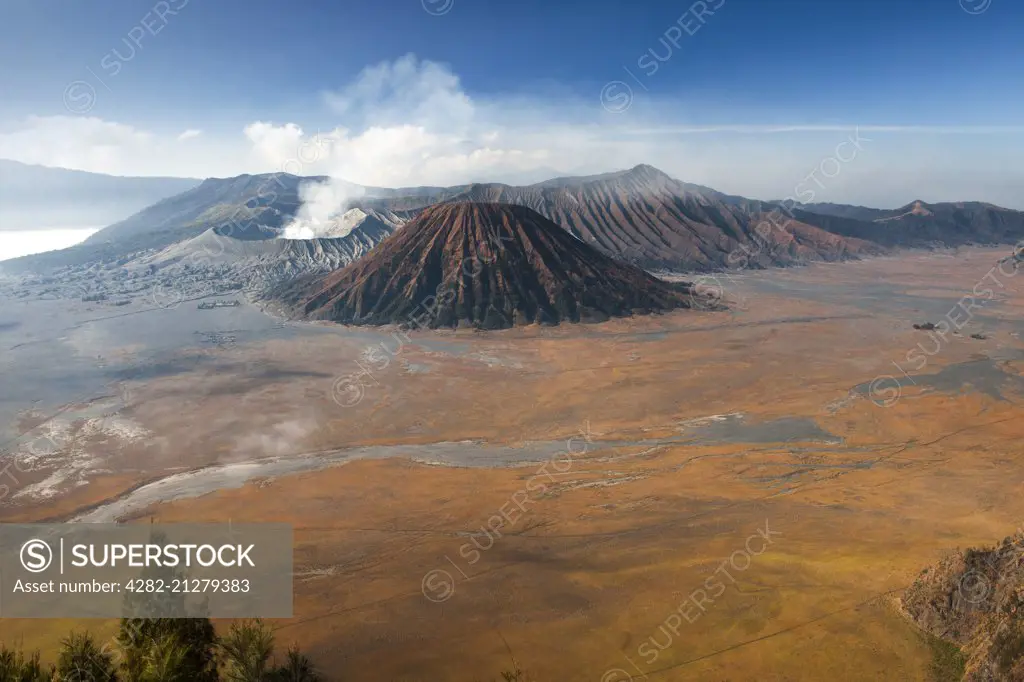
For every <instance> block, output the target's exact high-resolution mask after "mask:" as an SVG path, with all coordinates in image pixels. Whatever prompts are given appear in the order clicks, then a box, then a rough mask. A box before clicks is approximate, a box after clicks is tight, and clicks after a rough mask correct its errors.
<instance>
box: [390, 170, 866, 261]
mask: <svg viewBox="0 0 1024 682" xmlns="http://www.w3.org/2000/svg"><path fill="white" fill-rule="evenodd" d="M730 199H740V198H739V197H728V196H727V195H724V194H720V193H718V192H714V191H713V190H708V189H707V188H702V187H699V186H696V185H688V184H686V183H683V182H680V181H678V180H675V179H674V178H671V177H669V176H668V175H666V174H665V173H662V172H661V171H659V170H658V169H656V168H653V167H651V166H646V165H641V166H637V167H636V168H633V169H631V170H628V171H621V172H616V173H606V174H604V175H596V176H589V177H580V178H556V179H554V180H549V181H546V182H543V183H538V184H536V185H529V186H526V187H513V186H509V185H501V184H483V185H479V184H478V185H471V186H469V187H468V188H466V189H465V190H464V191H463V192H461V193H458V194H455V195H454V196H445V197H440V196H439V197H435V200H437V201H452V202H465V201H472V202H496V203H506V204H518V205H521V206H527V207H529V208H532V209H533V210H535V211H537V212H538V213H540V214H541V215H543V216H545V217H547V218H549V219H550V220H552V221H554V222H555V223H557V224H559V225H561V226H562V227H564V228H565V229H567V230H569V231H570V232H572V233H573V234H574V235H576V236H578V237H579V238H580V239H582V240H583V241H585V242H586V243H587V244H590V245H591V246H594V247H595V248H597V249H598V250H600V251H602V252H604V253H606V254H608V255H610V256H612V257H614V258H619V259H622V260H627V261H629V262H632V263H636V264H638V265H642V266H644V267H647V268H672V269H687V270H717V269H721V268H728V267H768V266H772V265H791V264H794V263H803V262H807V261H814V260H829V261H833V260H841V259H844V258H848V257H854V256H858V255H862V254H874V253H880V252H881V251H882V250H883V249H881V247H878V246H877V245H874V244H869V243H868V242H865V241H862V240H860V239H856V238H850V237H845V236H842V235H835V234H830V233H828V232H826V231H825V230H822V229H820V228H818V227H815V226H814V225H810V224H807V223H805V222H802V221H799V220H792V219H786V218H784V217H778V216H776V217H775V219H774V227H770V225H772V223H765V221H766V219H768V217H769V215H768V213H767V210H768V208H769V207H770V206H769V205H762V204H760V202H754V203H753V204H751V205H746V204H740V203H737V202H735V201H730ZM393 201H395V200H394V199H391V200H384V203H388V204H389V206H388V208H390V202H393ZM426 203H428V202H426V201H424V202H423V204H424V205H425V204H426ZM401 207H402V208H405V209H408V208H409V207H410V206H409V204H408V202H405V203H403V204H402V206H401ZM762 223H764V225H763V226H762V227H760V230H759V226H761V225H762ZM769 228H770V229H769Z"/></svg>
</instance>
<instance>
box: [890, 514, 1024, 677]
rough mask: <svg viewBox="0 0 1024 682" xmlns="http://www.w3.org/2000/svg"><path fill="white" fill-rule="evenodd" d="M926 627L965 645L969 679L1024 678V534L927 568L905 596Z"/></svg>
mask: <svg viewBox="0 0 1024 682" xmlns="http://www.w3.org/2000/svg"><path fill="white" fill-rule="evenodd" d="M903 608H904V610H905V612H906V613H907V614H908V615H909V616H910V617H911V618H912V619H913V620H914V621H915V622H916V623H917V624H918V625H919V626H920V627H922V628H923V629H925V630H927V631H928V632H930V633H931V634H933V635H935V636H936V637H939V638H941V639H943V640H945V641H947V642H950V643H952V644H954V645H956V646H958V647H960V648H961V650H962V652H963V654H964V656H965V657H966V661H967V663H966V672H965V674H964V677H963V679H964V680H965V682H1011V681H1012V682H1019V681H1020V680H1024V533H1021V532H1019V531H1018V532H1017V533H1016V534H1014V535H1012V536H1010V537H1007V538H1005V539H1004V540H1003V541H1002V542H1001V543H999V544H998V545H996V546H995V547H990V548H983V549H968V550H966V551H957V552H955V553H953V554H951V555H950V556H947V557H946V558H945V559H943V560H942V561H941V562H939V563H938V565H936V566H934V567H931V568H928V569H925V570H924V572H922V573H921V575H920V576H919V577H918V578H917V580H916V581H915V582H914V584H913V585H912V586H911V587H910V588H909V589H908V590H907V592H906V594H905V595H904V597H903Z"/></svg>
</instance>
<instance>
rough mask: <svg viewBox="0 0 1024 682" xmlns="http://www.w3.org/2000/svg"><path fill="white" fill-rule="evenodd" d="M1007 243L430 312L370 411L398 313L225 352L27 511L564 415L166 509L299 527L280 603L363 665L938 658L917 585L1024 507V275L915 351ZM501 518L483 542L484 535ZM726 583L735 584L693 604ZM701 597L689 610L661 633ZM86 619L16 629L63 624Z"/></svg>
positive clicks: (770, 674)
mask: <svg viewBox="0 0 1024 682" xmlns="http://www.w3.org/2000/svg"><path fill="white" fill-rule="evenodd" d="M1007 252H1008V250H994V249H973V250H966V249H965V250H961V251H959V252H958V253H957V254H956V255H955V257H951V256H950V255H949V254H921V253H911V254H907V255H904V256H901V257H899V258H884V259H875V260H869V261H863V262H858V263H847V264H839V265H815V266H811V267H806V268H800V269H794V270H786V271H770V272H760V273H754V274H745V275H743V276H739V277H736V278H735V279H732V278H727V277H724V276H723V277H722V278H721V279H720V281H719V283H718V284H720V285H721V286H722V287H723V288H724V290H725V292H726V298H727V299H728V300H730V301H732V303H733V309H732V311H730V312H701V311H686V310H683V311H678V312H674V313H671V314H666V315H663V316H657V317H651V318H637V319H633V320H618V321H612V322H608V323H602V324H599V325H568V326H561V327H558V328H540V327H536V326H534V327H528V328H518V329H511V330H505V331H499V332H485V333H479V332H472V331H459V332H424V333H414V334H413V335H412V339H413V343H411V344H406V345H405V346H404V347H402V348H401V350H400V352H396V354H395V355H393V356H389V357H388V362H387V363H386V364H387V366H386V367H384V366H383V365H384V364H385V362H384V361H383V360H382V359H381V355H380V354H378V355H377V357H376V358H372V359H371V360H367V359H366V357H364V358H363V361H364V364H365V366H367V367H371V371H372V374H373V378H372V380H366V381H365V384H366V387H365V392H364V393H363V395H362V397H361V399H360V400H359V401H358V402H357V404H355V405H352V406H348V407H343V406H341V405H339V404H338V403H337V402H336V401H335V400H333V399H332V387H334V386H335V382H336V379H337V378H338V377H346V376H349V375H351V374H353V373H358V372H359V368H358V366H357V365H356V362H357V361H358V360H359V358H360V356H361V354H363V355H364V356H365V353H364V351H365V349H366V347H367V345H368V344H369V343H372V342H373V339H372V338H371V336H366V335H356V334H355V333H354V332H353V333H352V334H351V335H350V334H349V332H348V331H346V330H343V329H340V330H338V333H323V334H310V335H303V336H300V337H298V338H296V339H292V340H278V341H270V342H265V343H250V344H246V345H240V346H236V347H234V348H231V349H227V350H208V351H204V352H206V353H211V354H220V355H221V356H223V357H222V358H220V359H223V360H224V361H225V362H228V361H230V362H231V365H230V366H231V367H234V368H235V371H233V372H223V371H220V372H218V371H211V370H210V369H209V367H210V365H209V364H197V365H196V367H197V368H199V367H203V368H204V369H197V370H195V371H189V372H183V373H179V374H176V375H172V376H168V377H164V378H159V379H153V380H150V381H147V382H145V383H137V384H134V385H132V386H131V400H130V404H129V405H128V406H127V407H126V408H125V409H124V414H125V415H126V416H128V417H130V418H131V419H132V420H134V422H137V423H138V424H141V425H142V426H143V427H145V429H147V430H148V431H149V432H151V433H152V434H153V437H152V438H151V439H150V440H149V441H148V443H147V445H145V446H139V445H136V446H132V447H126V448H123V449H121V450H120V451H118V452H113V453H110V454H109V467H108V468H109V469H110V470H111V471H115V472H117V473H116V474H109V475H102V474H100V475H97V476H95V477H94V478H93V480H92V482H91V483H90V484H89V485H86V486H81V487H77V488H75V489H73V490H72V491H69V492H67V493H66V494H64V495H62V496H61V497H59V498H58V499H56V500H50V501H48V502H45V503H44V502H39V503H31V504H30V503H23V504H21V505H17V506H7V507H5V508H3V510H2V512H3V517H2V520H5V521H11V520H16V519H17V520H30V519H43V518H55V517H61V518H70V517H72V516H74V514H75V513H76V511H81V510H84V509H86V508H87V507H89V506H90V505H94V504H97V503H100V502H102V501H103V500H109V499H111V498H114V497H116V496H117V495H118V494H119V492H121V491H124V490H126V489H128V488H129V487H131V486H133V485H137V484H139V483H140V482H143V481H147V480H152V479H155V478H158V477H160V476H163V475H167V474H168V473H173V472H175V471H181V470H185V469H190V468H195V467H200V466H204V465H208V464H211V463H227V462H237V461H244V460H248V459H256V458H260V457H267V456H281V457H288V456H292V455H295V454H298V453H308V452H319V451H331V450H335V449H338V448H346V447H351V446H362V445H381V444H427V443H440V442H456V441H469V440H472V441H480V442H481V444H480V446H479V448H480V449H485V448H486V447H488V446H495V445H499V444H506V445H507V444H511V445H515V446H523V447H529V445H528V443H531V442H532V443H536V442H544V441H549V442H558V443H561V444H563V445H564V446H565V447H560V448H559V452H560V454H556V455H555V456H554V458H553V459H551V460H550V461H548V462H547V464H546V465H545V464H544V463H545V459H546V458H539V459H538V460H537V462H536V463H532V464H529V465H525V466H524V465H521V466H516V467H510V468H486V467H456V466H439V465H436V464H435V465H431V464H426V463H418V462H414V461H412V460H410V459H408V458H406V457H397V458H385V459H366V460H361V461H353V462H351V463H348V464H345V465H341V466H334V467H331V468H326V469H323V470H320V471H315V472H306V473H300V474H295V475H290V476H284V477H280V478H275V479H271V480H258V481H250V482H249V483H247V484H245V485H243V486H242V487H240V488H236V489H230V490H222V491H220V492H216V493H212V494H208V495H205V496H203V497H200V498H194V499H184V500H178V501H175V502H170V503H166V504H161V505H157V506H155V507H153V508H151V509H149V510H148V511H146V512H142V513H137V514H134V517H135V518H136V519H140V520H142V519H148V518H149V517H154V518H155V519H156V520H158V521H160V522H177V521H225V522H226V521H228V520H229V519H230V520H232V521H233V522H256V521H286V522H289V523H292V524H294V527H295V537H296V548H295V583H294V585H295V594H296V599H295V617H294V618H293V619H291V620H286V621H274V623H273V624H274V626H275V628H276V629H277V634H278V642H279V644H280V645H281V646H282V648H284V647H286V646H287V645H288V644H290V643H292V642H298V643H300V644H301V645H302V647H303V648H304V649H305V650H307V651H308V652H309V653H310V654H311V656H312V657H313V659H314V660H315V661H316V662H317V663H318V664H319V666H320V668H321V669H322V670H323V671H324V672H325V673H326V674H327V677H328V679H332V680H335V679H337V680H340V679H349V680H424V681H426V680H430V681H432V682H433V681H436V680H465V681H467V682H469V681H472V680H493V679H500V672H501V671H503V670H510V669H512V668H513V666H514V665H518V666H519V667H520V668H522V669H523V670H524V671H525V672H526V673H527V675H528V676H529V678H530V679H535V680H542V681H544V680H550V681H555V680H558V681H560V682H565V681H569V680H590V681H593V682H598V681H602V682H621V680H626V679H630V676H632V678H633V679H644V678H649V679H651V680H715V681H721V680H731V681H744V682H745V681H746V680H755V679H756V680H760V681H775V680H778V681H781V680H851V681H853V680H858V681H859V680H868V679H870V680H901V681H902V680H928V679H931V678H930V675H931V673H930V665H931V655H932V654H931V650H930V648H929V646H928V643H927V642H926V641H925V639H924V638H923V637H922V635H920V634H919V633H918V631H917V630H916V629H915V628H914V626H913V625H911V624H910V623H909V622H908V621H906V620H904V619H903V618H902V617H901V616H900V615H899V613H898V610H897V609H896V608H895V607H894V599H893V597H898V596H899V593H900V590H901V588H903V587H905V586H907V585H908V584H909V583H910V582H911V581H912V580H913V578H914V576H915V575H916V574H917V573H918V572H919V571H920V570H921V569H922V568H924V567H925V566H927V565H929V564H931V563H933V562H934V561H935V560H936V559H937V558H938V557H939V556H941V555H942V553H944V552H945V551H947V550H949V549H951V548H954V547H956V546H967V545H974V544H981V543H992V542H993V541H996V540H998V539H1001V538H1002V537H1003V536H1005V535H1007V534H1009V533H1010V532H1011V531H1012V530H1013V529H1015V528H1016V527H1017V526H1018V525H1020V523H1021V521H1022V520H1024V496H1022V495H1021V494H1020V490H1021V486H1022V485H1024V466H1021V454H1022V451H1024V450H1022V446H1021V442H1022V440H1021V439H1022V438H1024V418H1022V417H1024V415H1022V412H1021V409H1020V405H1019V404H1020V400H1021V399H1022V390H1021V388H1022V387H1024V376H1022V375H1021V367H1022V361H1024V344H1022V343H1021V340H1020V338H1019V336H1018V333H1019V332H1022V331H1024V314H1022V313H1024V297H1022V296H1021V293H1022V291H1024V275H1016V273H1013V271H1012V268H1010V267H1009V266H1006V270H1005V271H1004V272H1010V273H1011V274H1010V275H1009V276H1008V275H1007V274H998V273H997V274H995V275H994V277H996V278H998V280H999V281H1000V284H1001V286H996V285H995V284H994V283H993V282H992V280H991V279H989V280H987V284H986V285H984V286H983V287H982V289H984V288H985V287H987V288H991V289H993V290H994V291H995V294H994V295H995V296H996V300H994V301H989V302H987V303H985V304H983V305H982V306H981V307H979V308H977V309H976V310H975V311H974V314H975V318H974V320H973V321H971V322H970V323H969V324H967V325H966V326H965V327H964V328H963V329H962V330H961V334H960V335H959V336H953V335H949V336H948V340H947V341H944V342H942V343H941V344H940V346H939V349H938V350H937V352H936V353H935V354H934V355H932V356H930V357H926V362H925V364H924V366H923V367H921V368H920V369H917V367H918V365H919V361H918V362H915V361H911V362H907V360H906V358H907V353H908V351H910V350H912V349H914V348H915V347H916V346H917V344H918V343H921V344H922V345H923V346H924V347H925V348H929V350H930V349H931V348H933V347H934V345H933V344H932V342H931V341H930V337H929V333H928V332H924V331H915V330H914V329H913V328H912V327H911V324H912V323H914V322H924V321H933V322H938V320H939V318H940V317H941V315H942V314H943V312H946V311H948V310H950V308H951V307H952V304H955V303H956V302H957V301H958V300H960V299H961V298H962V297H963V296H965V295H969V294H970V293H971V292H972V290H974V289H975V286H976V285H977V284H978V283H979V281H981V280H982V278H983V277H985V276H986V273H989V271H990V270H991V268H992V267H993V266H994V265H996V263H997V261H998V259H999V258H1000V257H1002V256H1004V255H1006V253H1007ZM718 284H716V283H715V282H711V281H705V285H709V286H717V285H718ZM979 291H980V290H979ZM960 318H963V315H962V314H961V315H960ZM982 318H983V319H982ZM982 332H983V333H984V335H985V336H987V338H984V339H975V338H971V336H970V335H971V334H972V333H982ZM379 337H380V338H379V339H378V341H380V340H386V342H387V344H388V347H390V348H396V347H397V345H398V344H397V342H395V340H394V339H393V338H391V337H389V336H387V335H386V332H384V333H381V334H380V335H379ZM424 344H426V345H424ZM894 360H895V361H896V362H898V363H899V364H900V365H901V366H902V367H903V369H905V370H907V372H908V373H909V374H910V376H911V378H912V380H911V379H908V378H907V377H906V376H904V375H902V374H901V373H900V370H898V369H897V368H896V367H895V366H894V365H893V361H894ZM374 363H376V364H374ZM213 366H216V365H213ZM268 368H273V369H272V371H271V370H269V369H268ZM890 375H892V376H895V377H898V379H892V378H887V377H889V376H890ZM876 377H882V378H881V379H879V380H877V381H876ZM895 381H899V383H900V386H899V388H897V385H896V383H895ZM965 382H966V383H965ZM342 383H343V384H344V382H342ZM333 393H335V394H337V391H333ZM341 397H342V400H341V402H351V401H354V400H355V398H356V397H358V396H357V395H356V394H354V393H353V394H348V393H343V394H342V396H341ZM736 413H740V414H742V415H743V416H742V417H736V416H734V417H722V416H721V415H733V414H736ZM715 415H719V417H718V418H717V420H715V419H712V420H707V419H706V418H708V417H712V416H715ZM697 420H704V421H697ZM809 420H812V421H813V423H811V421H809ZM765 422H767V423H768V424H767V426H765V427H764V428H758V426H757V425H758V424H762V423H765ZM588 425H589V430H590V431H589V442H587V441H586V440H584V439H583V438H582V437H581V436H580V431H581V430H586V429H587V428H588ZM773 439H774V441H779V440H783V441H788V442H773ZM687 440H688V441H690V442H685V441H687ZM743 441H748V442H743ZM523 444H527V445H523ZM566 448H568V454H566ZM542 465H544V466H546V468H545V469H544V471H545V472H546V473H540V474H539V473H538V471H539V470H540V469H541V466H542ZM541 483H543V484H544V485H543V490H542V489H541V488H542V486H541ZM514 500H519V501H520V502H523V501H524V500H525V504H523V505H522V506H524V507H526V510H525V512H520V511H519V510H518V509H517V508H516V507H515V506H514V504H513V503H512V501H514ZM510 509H514V510H515V514H511V513H510V512H509V510H510ZM500 510H504V511H505V512H506V514H507V515H509V516H510V517H511V519H512V520H511V521H508V520H506V521H500V522H495V521H494V520H493V519H492V517H494V516H495V515H496V514H500V513H501V511H500ZM488 523H491V524H492V525H493V526H494V527H496V528H497V531H496V532H494V533H492V534H491V537H488V536H487V535H483V534H481V529H482V528H486V527H487V525H488ZM499 523H500V524H502V525H501V527H498V524H499ZM766 527H767V528H768V529H769V530H770V532H771V536H770V539H771V542H770V543H767V542H765V541H764V540H763V538H762V535H759V534H758V531H759V530H761V531H764V529H765V528H766ZM474 532H475V533H476V534H477V536H476V542H477V543H478V546H480V547H482V549H476V547H473V545H472V544H470V545H468V546H469V548H470V549H468V550H467V549H466V547H467V543H472V541H473V536H472V535H471V534H473V533H474ZM499 534H500V536H499ZM751 538H754V539H753V540H752V539H751ZM730 557H733V561H734V563H733V564H729V563H728V562H729V561H730ZM723 561H726V562H727V564H726V565H727V566H728V568H727V569H726V570H727V571H728V573H729V575H730V577H728V578H726V577H724V576H723V575H722V574H721V573H719V574H718V575H719V578H720V579H721V580H722V583H721V584H722V585H724V588H725V589H724V590H722V591H721V592H720V593H719V592H718V588H717V587H712V586H715V585H718V584H719V583H709V582H708V581H709V579H711V578H712V576H714V575H715V574H716V571H717V570H719V567H720V566H721V565H722V562H723ZM738 567H742V568H738ZM441 571H444V573H441ZM428 573H429V575H427V574H428ZM425 576H427V578H426V580H425ZM695 590H698V591H699V590H703V591H704V592H705V595H704V597H702V598H701V601H702V602H703V604H702V605H703V610H699V609H697V608H696V607H693V606H692V604H693V602H692V601H691V602H690V604H691V606H689V607H685V602H686V601H687V600H688V599H690V597H691V595H692V594H693V593H694V592H695ZM425 592H426V593H427V595H428V596H430V597H432V598H433V600H432V599H428V598H427V596H425V594H424V593H425ZM680 605H684V607H685V614H686V616H687V619H685V620H679V619H678V618H675V620H671V621H670V623H671V625H672V626H674V629H675V632H673V630H672V629H670V628H669V627H665V629H660V628H659V626H663V625H664V624H665V623H666V619H669V618H670V617H671V614H672V613H673V612H674V611H676V609H677V608H679V607H680ZM676 613H677V614H678V613H679V612H678V611H676ZM690 620H692V622H689V621H690ZM88 625H89V627H92V628H94V629H96V630H98V631H102V632H104V633H109V632H112V628H113V624H112V623H101V622H99V621H93V622H90V623H88ZM70 626H71V623H69V622H67V621H11V620H8V621H2V622H0V628H2V630H0V632H2V636H3V639H4V640H5V641H12V640H23V641H24V642H25V644H26V645H27V646H32V647H35V646H44V645H49V644H51V643H52V642H54V641H56V639H57V638H59V637H60V636H62V635H63V634H65V633H66V631H67V629H68V628H69V627H70ZM652 638H653V642H652ZM654 643H657V644H658V645H661V646H665V648H664V649H663V650H659V649H658V648H657V647H656V646H655V644H654ZM652 652H653V653H656V656H654V660H652ZM513 660H514V662H515V663H513Z"/></svg>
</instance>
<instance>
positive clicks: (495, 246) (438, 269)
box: [283, 203, 706, 329]
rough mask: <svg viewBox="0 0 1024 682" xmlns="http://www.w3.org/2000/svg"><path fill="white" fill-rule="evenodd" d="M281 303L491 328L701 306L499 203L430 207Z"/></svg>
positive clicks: (315, 313)
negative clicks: (357, 257) (364, 252)
mask: <svg viewBox="0 0 1024 682" xmlns="http://www.w3.org/2000/svg"><path fill="white" fill-rule="evenodd" d="M283 297H284V298H285V300H286V301H288V302H289V303H290V304H291V305H292V306H294V308H295V309H296V310H297V311H299V312H300V313H301V314H302V315H304V316H307V317H310V318H314V319H327V320H334V321H336V322H343V323H347V324H388V323H399V324H401V323H406V324H414V325H416V326H427V327H431V328H436V327H455V326H459V325H470V326H475V327H480V328H485V329H495V328H501V327H509V326H513V325H516V324H527V323H532V322H541V323H558V322H563V321H571V322H577V321H596V320H603V319H607V318H608V317H610V316H628V315H632V314H634V313H651V312H657V311H664V310H671V309H674V308H686V307H690V306H691V305H692V304H694V303H703V302H702V301H700V299H699V298H698V296H697V294H696V293H694V292H693V291H692V289H691V288H690V286H689V285H685V284H683V285H675V284H669V283H667V282H664V281H662V280H659V279H657V278H655V277H653V276H651V275H649V274H647V273H646V272H644V271H643V270H641V269H640V268H637V267H635V266H633V265H630V264H628V263H623V262H620V261H616V260H613V259H611V258H609V257H608V256H605V255H603V254H601V253H599V252H598V251H596V250H595V249H593V248H591V247H589V246H587V245H586V244H584V243H582V242H581V241H579V240H578V239H577V238H576V237H574V236H572V235H571V234H569V233H568V232H566V231H565V230H564V229H562V228H560V227H559V226H558V225H555V224H554V223H552V222H551V221H549V220H547V219H546V218H544V217H543V216H541V215H539V214H538V213H536V212H535V211H533V210H531V209H529V208H526V207H524V206H512V205H507V204H494V203H488V204H481V203H446V204H439V205H437V206H433V207H431V208H428V209H426V210H425V211H423V212H422V213H420V215H419V216H418V217H417V218H416V219H414V220H413V221H411V222H410V223H408V224H407V225H406V226H405V227H403V228H401V229H400V230H398V232H396V233H395V234H393V235H392V236H390V237H389V238H387V239H386V240H385V241H384V242H383V243H381V244H380V245H379V246H378V247H377V248H376V249H374V250H373V251H372V252H371V253H369V254H368V255H367V256H365V257H364V258H362V259H361V260H359V261H356V262H355V263H352V264H351V265H349V266H347V267H345V268H343V269H341V270H338V271H336V272H334V273H332V274H330V275H328V276H326V277H324V278H321V279H319V280H314V281H312V282H307V283H305V284H301V285H296V286H295V287H292V289H291V290H290V291H287V292H285V293H284V294H283ZM702 307H706V306H704V305H702Z"/></svg>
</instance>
